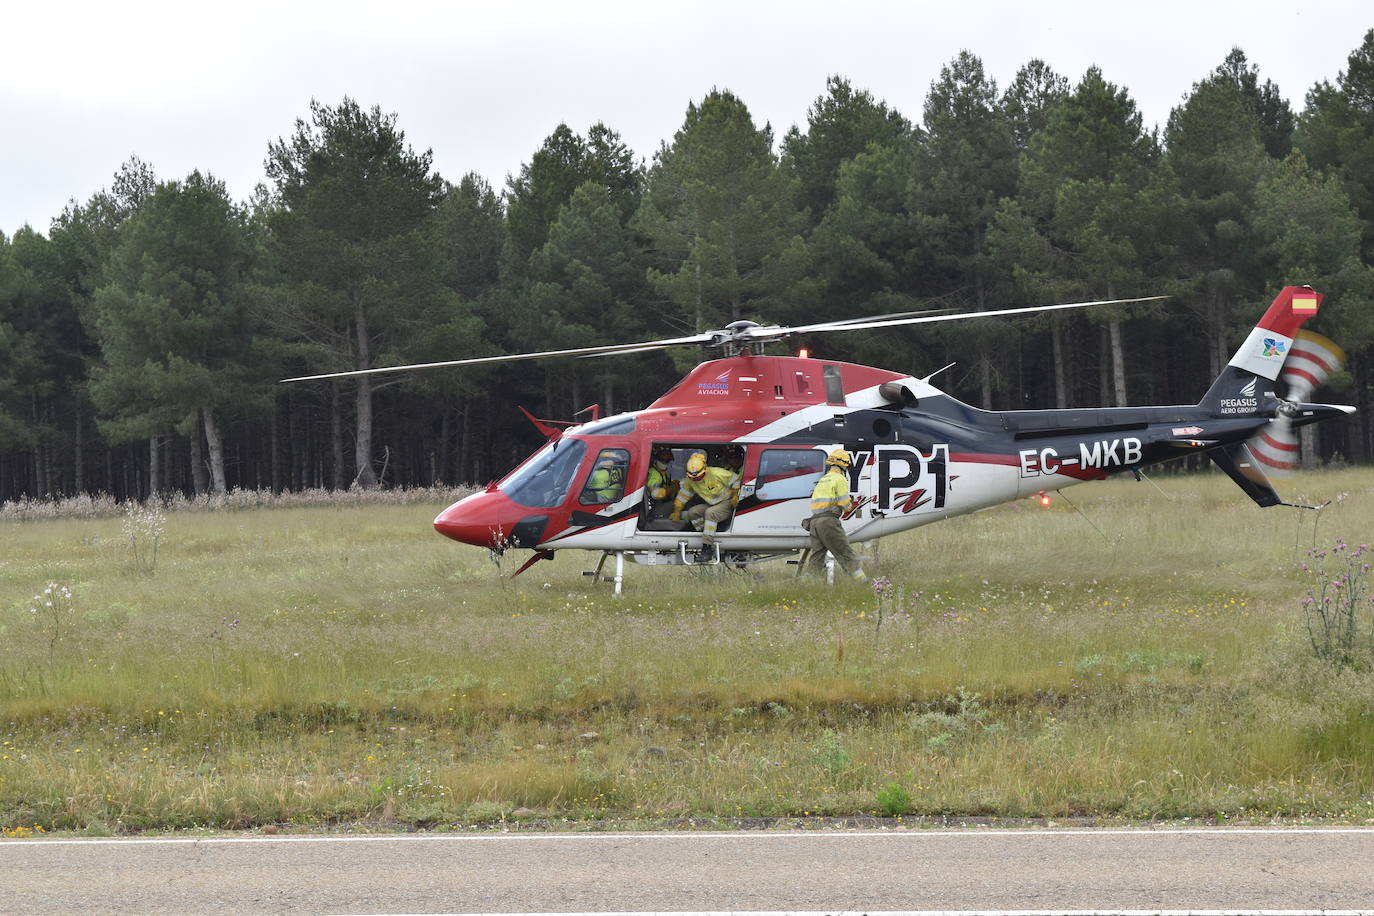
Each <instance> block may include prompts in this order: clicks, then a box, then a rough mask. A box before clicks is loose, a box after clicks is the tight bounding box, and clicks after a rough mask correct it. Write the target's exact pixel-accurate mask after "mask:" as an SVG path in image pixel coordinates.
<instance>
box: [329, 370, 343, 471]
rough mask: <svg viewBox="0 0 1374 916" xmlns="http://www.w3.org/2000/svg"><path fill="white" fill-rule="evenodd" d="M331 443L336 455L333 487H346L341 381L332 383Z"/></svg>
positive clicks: (330, 410)
mask: <svg viewBox="0 0 1374 916" xmlns="http://www.w3.org/2000/svg"><path fill="white" fill-rule="evenodd" d="M329 391H330V400H329V443H330V447H331V448H332V449H333V455H334V479H333V481H332V483H331V484H330V487H331V489H334V490H342V489H343V488H344V449H343V399H342V398H340V397H339V383H338V382H331V383H330V388H329Z"/></svg>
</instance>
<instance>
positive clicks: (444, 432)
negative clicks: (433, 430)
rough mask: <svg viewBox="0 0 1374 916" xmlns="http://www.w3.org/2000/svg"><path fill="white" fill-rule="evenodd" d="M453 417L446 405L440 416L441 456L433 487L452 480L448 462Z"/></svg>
mask: <svg viewBox="0 0 1374 916" xmlns="http://www.w3.org/2000/svg"><path fill="white" fill-rule="evenodd" d="M452 416H453V411H452V410H450V409H449V408H448V406H447V405H445V406H444V408H443V410H442V411H441V412H440V414H439V454H438V455H437V456H436V458H435V460H436V462H437V464H436V466H435V470H434V472H433V474H432V475H431V480H430V484H431V485H437V484H438V483H439V482H440V481H443V480H448V479H450V478H449V476H448V461H449V457H450V449H449V440H450V439H451V438H452V433H451V432H450V431H449V422H450V418H451V417H452Z"/></svg>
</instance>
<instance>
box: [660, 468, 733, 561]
mask: <svg viewBox="0 0 1374 916" xmlns="http://www.w3.org/2000/svg"><path fill="white" fill-rule="evenodd" d="M739 485H740V476H739V475H738V474H736V473H735V472H734V471H732V470H730V469H729V468H714V467H708V466H707V464H706V456H705V455H703V454H701V453H700V452H697V453H696V454H694V455H693V456H692V457H691V458H688V459H687V476H686V477H684V478H683V479H682V486H681V487H679V488H678V493H677V499H676V500H674V501H673V514H672V515H670V516H669V518H671V519H672V520H673V521H678V520H680V519H686V520H687V521H689V522H691V523H692V527H694V528H696V529H697V530H698V531H700V532H701V540H702V544H703V548H702V552H703V554H704V553H705V552H706V550H707V548H709V547H710V546H711V545H712V544H714V543H715V540H716V529H717V528H718V527H720V523H721V522H723V521H725V520H726V519H728V518H729V517H730V514H731V513H732V512H734V511H735V503H737V502H739ZM693 496H699V497H701V502H699V503H696V504H695V505H693V506H692V507H691V508H690V509H688V510H687V511H686V512H683V511H682V507H683V506H685V505H687V503H688V501H689V500H691V498H692V497H693Z"/></svg>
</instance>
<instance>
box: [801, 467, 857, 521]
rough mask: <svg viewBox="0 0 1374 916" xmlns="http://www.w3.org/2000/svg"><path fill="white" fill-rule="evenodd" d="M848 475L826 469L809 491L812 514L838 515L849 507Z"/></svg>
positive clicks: (850, 500)
mask: <svg viewBox="0 0 1374 916" xmlns="http://www.w3.org/2000/svg"><path fill="white" fill-rule="evenodd" d="M851 502H853V500H852V499H851V498H850V496H849V475H848V474H845V473H844V472H842V471H828V472H826V473H825V474H824V475H822V476H821V479H820V480H819V481H817V482H816V488H815V489H814V490H812V491H811V514H812V515H830V514H833V515H838V514H839V513H840V512H841V511H842V510H844V509H847V508H849V504H850V503H851Z"/></svg>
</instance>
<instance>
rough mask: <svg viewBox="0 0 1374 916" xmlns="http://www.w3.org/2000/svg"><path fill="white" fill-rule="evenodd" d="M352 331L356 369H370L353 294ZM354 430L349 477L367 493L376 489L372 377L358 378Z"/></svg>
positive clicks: (362, 316)
mask: <svg viewBox="0 0 1374 916" xmlns="http://www.w3.org/2000/svg"><path fill="white" fill-rule="evenodd" d="M353 329H354V331H355V332H356V337H355V339H354V342H355V344H356V346H357V352H356V354H355V355H356V356H357V359H358V365H357V368H358V369H370V368H372V365H371V364H372V349H371V342H370V340H369V338H368V332H367V312H366V311H365V310H364V309H363V297H362V294H361V293H360V292H355V293H354V294H353ZM354 421H355V423H356V428H357V436H356V438H354V440H353V462H354V465H355V466H356V467H357V469H358V472H357V474H355V475H354V477H353V483H354V485H356V486H359V487H362V488H363V489H364V490H371V489H373V488H375V487H376V486H377V473H376V471H374V470H373V469H372V377H371V376H368V375H360V376H358V391H357V400H356V416H355V417H354Z"/></svg>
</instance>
